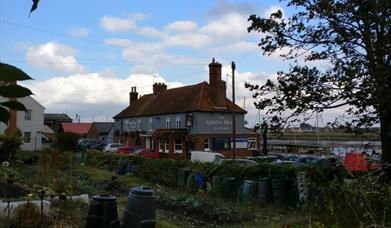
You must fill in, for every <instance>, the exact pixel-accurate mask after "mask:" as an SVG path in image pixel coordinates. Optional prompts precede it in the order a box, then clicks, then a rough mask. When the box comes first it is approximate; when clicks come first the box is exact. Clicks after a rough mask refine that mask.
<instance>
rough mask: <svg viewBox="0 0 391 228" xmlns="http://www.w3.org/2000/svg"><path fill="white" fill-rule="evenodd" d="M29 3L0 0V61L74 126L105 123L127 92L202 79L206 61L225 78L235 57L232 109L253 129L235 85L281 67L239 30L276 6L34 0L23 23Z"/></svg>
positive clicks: (253, 114)
mask: <svg viewBox="0 0 391 228" xmlns="http://www.w3.org/2000/svg"><path fill="white" fill-rule="evenodd" d="M30 7H31V0H19V1H12V0H2V1H0V20H1V21H0V59H1V62H5V63H9V64H12V65H15V66H17V67H19V68H21V69H23V70H24V71H25V72H27V73H28V74H29V75H30V76H31V77H32V78H34V80H33V81H29V82H26V83H25V85H26V86H28V87H29V88H31V89H32V91H33V93H34V94H35V96H34V98H35V99H37V100H38V101H39V102H40V103H42V104H43V105H44V106H45V107H46V112H48V113H53V112H60V113H63V112H65V113H67V114H69V115H70V116H71V117H72V118H74V117H75V115H76V113H77V114H79V115H81V117H82V121H83V122H91V121H105V120H109V121H110V120H111V117H112V116H113V115H115V114H117V113H118V112H120V111H121V110H122V109H124V108H125V107H126V106H127V104H128V97H129V96H128V93H129V91H130V87H132V86H136V87H137V90H138V92H139V93H140V94H146V93H150V92H151V91H152V84H153V82H158V81H159V82H160V81H161V82H165V83H167V84H168V87H169V88H172V87H177V86H182V85H190V84H195V83H199V82H202V81H204V80H205V81H208V72H207V70H208V68H207V65H208V63H209V62H210V61H211V59H212V58H213V57H214V58H216V60H217V61H219V62H221V63H222V64H223V80H227V79H228V81H230V80H231V78H230V74H231V72H230V63H231V61H235V63H236V66H237V72H236V73H235V76H236V84H237V86H236V88H237V92H236V94H237V97H236V99H237V104H239V105H240V106H245V108H246V109H247V110H248V112H249V114H248V115H247V117H246V119H247V120H248V121H249V122H250V123H251V124H253V123H255V122H256V121H257V116H258V112H257V111H256V110H255V108H254V107H253V105H252V102H253V101H252V99H251V94H250V92H249V91H247V90H246V89H245V88H243V83H244V82H245V81H249V82H254V83H261V82H263V81H265V79H266V78H268V77H273V76H274V75H275V73H276V72H277V71H279V70H283V69H287V68H288V64H289V63H288V62H285V61H281V60H280V59H279V58H278V57H277V56H262V55H261V52H260V49H259V48H258V47H257V42H258V40H259V37H260V35H259V34H256V33H251V34H249V33H247V26H248V22H247V18H248V17H249V15H251V14H257V15H260V16H266V15H268V14H269V13H271V12H273V11H276V10H277V9H281V10H283V12H285V13H286V12H288V11H287V9H286V8H284V7H283V5H280V3H279V2H277V1H259V0H252V1H250V0H248V1H226V0H220V1H206V0H198V1H173V0H172V1H152V0H144V1H136V0H134V1H129V0H111V1H90V0H83V1H80V0H78V1H77V0H67V1H64V0H58V1H47V0H41V1H40V3H39V7H38V9H37V10H36V11H35V12H33V13H32V14H31V17H29V14H28V12H29V10H30ZM281 51H284V50H281ZM230 86H231V84H230V82H228V83H227V87H228V91H227V95H228V97H230V96H231V95H230V94H231V90H230Z"/></svg>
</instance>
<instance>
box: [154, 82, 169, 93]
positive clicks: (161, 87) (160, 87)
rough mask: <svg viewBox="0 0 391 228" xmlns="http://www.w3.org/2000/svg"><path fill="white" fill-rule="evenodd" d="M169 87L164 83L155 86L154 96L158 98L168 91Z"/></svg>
mask: <svg viewBox="0 0 391 228" xmlns="http://www.w3.org/2000/svg"><path fill="white" fill-rule="evenodd" d="M166 90H167V85H166V84H164V83H155V84H153V96H157V95H158V94H159V93H161V92H163V91H166Z"/></svg>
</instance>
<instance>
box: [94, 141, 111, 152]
mask: <svg viewBox="0 0 391 228" xmlns="http://www.w3.org/2000/svg"><path fill="white" fill-rule="evenodd" d="M106 145H107V143H105V142H102V141H98V142H96V143H95V144H94V145H93V146H92V147H91V149H95V150H103V149H104V148H105V146H106Z"/></svg>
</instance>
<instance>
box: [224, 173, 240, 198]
mask: <svg viewBox="0 0 391 228" xmlns="http://www.w3.org/2000/svg"><path fill="white" fill-rule="evenodd" d="M235 181H236V179H235V177H225V178H223V179H222V196H223V197H224V198H225V199H229V200H235V199H236V193H237V191H236V183H235Z"/></svg>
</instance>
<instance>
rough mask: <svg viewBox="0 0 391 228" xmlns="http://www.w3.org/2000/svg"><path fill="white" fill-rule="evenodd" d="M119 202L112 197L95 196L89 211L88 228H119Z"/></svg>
mask: <svg viewBox="0 0 391 228" xmlns="http://www.w3.org/2000/svg"><path fill="white" fill-rule="evenodd" d="M119 227H120V222H119V220H118V212H117V202H116V198H115V196H112V195H95V196H93V197H92V200H91V202H90V207H89V209H88V217H87V223H86V228H119Z"/></svg>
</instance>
